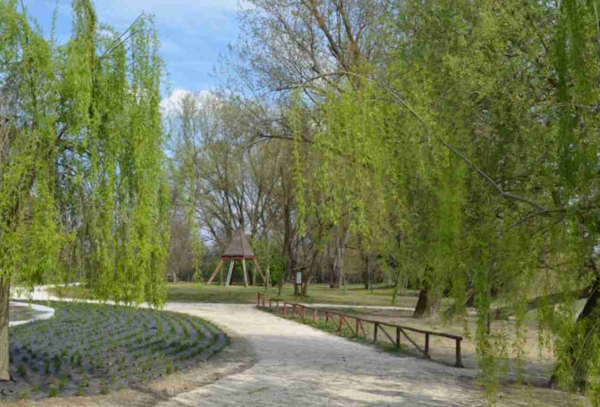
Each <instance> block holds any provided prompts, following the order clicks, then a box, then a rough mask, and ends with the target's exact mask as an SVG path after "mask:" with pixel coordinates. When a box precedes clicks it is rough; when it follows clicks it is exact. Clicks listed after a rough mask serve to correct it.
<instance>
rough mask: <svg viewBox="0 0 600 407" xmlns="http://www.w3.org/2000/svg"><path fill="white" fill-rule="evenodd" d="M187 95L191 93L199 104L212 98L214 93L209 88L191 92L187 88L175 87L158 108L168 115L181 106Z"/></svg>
mask: <svg viewBox="0 0 600 407" xmlns="http://www.w3.org/2000/svg"><path fill="white" fill-rule="evenodd" d="M188 95H192V96H193V97H194V98H195V99H196V100H197V102H198V103H199V104H202V103H203V102H204V101H206V100H208V99H210V98H213V97H214V95H213V93H212V92H211V91H209V90H201V91H200V92H191V91H189V90H187V89H175V90H173V92H171V94H170V95H169V96H168V97H167V98H165V99H163V100H162V101H161V102H160V109H161V111H162V112H163V114H164V115H166V116H170V115H172V114H174V113H175V112H177V110H178V109H179V107H180V106H181V101H182V100H183V98H185V97H186V96H188Z"/></svg>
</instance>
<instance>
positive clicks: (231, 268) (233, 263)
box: [225, 260, 235, 287]
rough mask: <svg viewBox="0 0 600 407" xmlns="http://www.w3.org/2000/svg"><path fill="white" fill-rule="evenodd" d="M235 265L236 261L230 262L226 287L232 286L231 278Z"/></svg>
mask: <svg viewBox="0 0 600 407" xmlns="http://www.w3.org/2000/svg"><path fill="white" fill-rule="evenodd" d="M234 265H235V260H230V261H229V272H228V273H227V282H226V283H225V286H226V287H229V284H231V276H232V275H233V266H234Z"/></svg>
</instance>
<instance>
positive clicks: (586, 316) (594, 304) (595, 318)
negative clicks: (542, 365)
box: [549, 277, 600, 389]
mask: <svg viewBox="0 0 600 407" xmlns="http://www.w3.org/2000/svg"><path fill="white" fill-rule="evenodd" d="M599 305H600V277H596V280H595V281H594V284H593V286H592V290H591V294H590V296H589V297H588V299H587V301H586V303H585V306H584V307H583V310H582V311H581V313H580V314H579V316H578V317H577V325H579V326H583V329H584V332H583V333H582V332H581V331H580V330H578V329H576V331H575V333H574V335H575V336H576V338H573V341H575V342H581V338H585V339H584V343H578V346H579V347H580V349H583V350H584V351H585V349H586V348H588V343H589V341H590V339H591V340H594V339H593V337H594V336H596V335H597V329H598V326H599V324H600V310H599V309H598V306H599ZM577 353H578V350H577V349H574V348H573V346H572V345H571V348H570V350H569V354H570V360H571V366H570V368H571V369H572V374H573V383H574V384H575V385H576V386H577V387H579V388H580V389H585V385H586V383H585V376H586V373H587V370H588V363H589V358H587V357H581V355H577ZM590 356H592V357H597V355H590ZM560 368H561V366H557V367H556V368H555V369H554V373H553V374H552V377H551V378H550V383H549V384H550V387H552V388H555V387H557V386H558V376H559V375H558V373H559V370H560Z"/></svg>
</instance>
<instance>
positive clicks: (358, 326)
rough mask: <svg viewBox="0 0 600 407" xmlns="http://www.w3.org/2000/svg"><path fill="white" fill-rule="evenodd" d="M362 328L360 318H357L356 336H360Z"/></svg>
mask: <svg viewBox="0 0 600 407" xmlns="http://www.w3.org/2000/svg"><path fill="white" fill-rule="evenodd" d="M359 328H360V319H358V318H356V337H358V329H359Z"/></svg>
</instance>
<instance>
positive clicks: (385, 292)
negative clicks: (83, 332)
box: [52, 283, 417, 307]
mask: <svg viewBox="0 0 600 407" xmlns="http://www.w3.org/2000/svg"><path fill="white" fill-rule="evenodd" d="M167 288H168V291H167V301H170V302H203V303H228V304H245V303H252V302H254V301H256V292H257V291H259V292H264V293H265V295H266V296H267V297H268V298H280V299H282V300H285V301H295V302H306V303H309V304H315V303H320V304H339V305H342V304H343V305H367V306H389V305H392V303H391V299H392V292H393V289H392V288H390V287H384V286H377V287H375V288H374V289H373V290H372V291H367V290H365V289H364V286H362V285H360V284H355V285H348V286H346V288H339V289H332V288H329V286H326V285H311V286H310V287H309V292H308V296H306V297H294V287H293V286H291V285H287V286H285V287H284V288H283V291H282V293H281V296H278V290H277V288H271V289H269V290H266V291H265V289H264V288H263V287H249V288H245V287H243V286H230V287H224V286H219V285H211V286H207V285H205V284H197V283H171V284H168V285H167ZM52 293H53V294H54V295H57V296H63V297H70V298H90V297H89V294H90V293H89V292H88V291H87V290H86V289H85V288H82V287H68V288H60V289H53V290H52ZM416 301H417V297H416V294H415V293H412V292H409V293H405V295H403V296H402V297H399V298H398V301H397V303H396V305H398V306H400V307H414V306H415V304H416Z"/></svg>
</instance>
